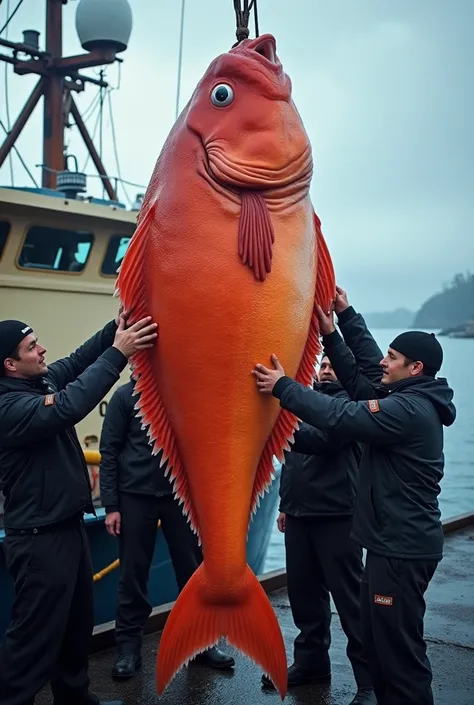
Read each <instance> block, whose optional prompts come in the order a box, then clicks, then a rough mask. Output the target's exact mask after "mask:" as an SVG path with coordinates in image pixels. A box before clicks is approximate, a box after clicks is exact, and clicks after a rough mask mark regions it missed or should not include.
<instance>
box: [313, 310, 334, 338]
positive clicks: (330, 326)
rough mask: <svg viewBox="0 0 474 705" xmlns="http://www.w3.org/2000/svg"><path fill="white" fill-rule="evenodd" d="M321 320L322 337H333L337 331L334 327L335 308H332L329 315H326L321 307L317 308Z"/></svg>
mask: <svg viewBox="0 0 474 705" xmlns="http://www.w3.org/2000/svg"><path fill="white" fill-rule="evenodd" d="M316 311H317V313H318V320H319V331H320V333H321V335H331V333H334V331H335V330H336V326H335V325H334V306H331V308H330V309H329V311H328V313H325V312H324V311H323V309H322V308H321V306H316Z"/></svg>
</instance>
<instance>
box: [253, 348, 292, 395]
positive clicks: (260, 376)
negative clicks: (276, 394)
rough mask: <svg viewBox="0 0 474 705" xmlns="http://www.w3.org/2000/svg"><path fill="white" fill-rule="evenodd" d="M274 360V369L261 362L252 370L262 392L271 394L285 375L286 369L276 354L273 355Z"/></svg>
mask: <svg viewBox="0 0 474 705" xmlns="http://www.w3.org/2000/svg"><path fill="white" fill-rule="evenodd" d="M272 362H273V366H274V368H275V369H274V370H270V369H269V368H268V367H265V365H261V364H260V363H257V364H256V365H255V369H254V370H252V374H253V375H254V376H255V377H256V378H257V387H258V391H259V392H261V393H262V394H271V393H272V392H273V387H274V386H275V384H276V383H277V382H278V380H279V379H281V378H282V377H284V376H285V370H284V369H283V367H282V366H281V365H280V363H279V361H278V358H277V356H276V355H272Z"/></svg>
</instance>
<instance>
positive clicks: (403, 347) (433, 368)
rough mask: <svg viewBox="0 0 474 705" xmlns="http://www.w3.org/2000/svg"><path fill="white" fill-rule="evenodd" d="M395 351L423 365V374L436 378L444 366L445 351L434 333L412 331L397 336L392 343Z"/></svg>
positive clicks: (391, 345)
mask: <svg viewBox="0 0 474 705" xmlns="http://www.w3.org/2000/svg"><path fill="white" fill-rule="evenodd" d="M390 347H391V348H392V349H393V350H396V351H397V352H399V353H401V354H402V355H405V357H408V358H410V360H414V361H415V362H416V361H419V362H422V363H423V372H424V374H426V375H430V376H431V377H434V376H435V375H436V374H437V372H439V370H440V369H441V365H442V364H443V349H442V347H441V345H440V344H439V342H438V340H437V339H436V337H435V334H434V333H424V332H422V331H417V330H410V331H407V332H406V333H401V335H397V337H396V338H395V340H393V341H392V343H390Z"/></svg>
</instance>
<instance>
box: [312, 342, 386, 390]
mask: <svg viewBox="0 0 474 705" xmlns="http://www.w3.org/2000/svg"><path fill="white" fill-rule="evenodd" d="M323 345H324V352H325V353H326V355H327V356H328V357H329V359H330V361H331V365H332V366H333V369H334V372H335V373H336V377H337V379H338V380H339V382H340V383H341V384H342V386H343V387H344V389H345V390H346V392H347V393H348V394H349V396H350V398H351V399H355V400H357V399H372V398H375V397H377V391H376V389H375V386H374V384H373V382H372V381H371V380H370V379H369V378H368V377H367V375H365V374H364V370H363V369H362V367H361V365H360V364H358V362H357V360H356V359H355V357H354V354H353V353H352V351H351V349H350V348H349V346H348V345H347V343H345V341H344V340H343V338H342V337H341V335H340V334H339V333H338V332H337V331H334V332H333V333H331V334H330V335H325V336H324V338H323Z"/></svg>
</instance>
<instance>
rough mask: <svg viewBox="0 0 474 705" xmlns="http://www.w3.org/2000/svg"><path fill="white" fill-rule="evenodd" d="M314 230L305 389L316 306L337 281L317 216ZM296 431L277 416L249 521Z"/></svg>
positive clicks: (288, 416) (328, 298)
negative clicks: (275, 463) (314, 271)
mask: <svg viewBox="0 0 474 705" xmlns="http://www.w3.org/2000/svg"><path fill="white" fill-rule="evenodd" d="M313 215H314V227H315V235H316V250H317V274H316V289H315V299H314V307H313V313H312V316H311V322H310V326H309V332H308V338H307V340H306V345H305V349H304V351H303V355H302V358H301V362H300V365H299V368H298V371H297V373H296V376H295V380H296V381H297V382H300V383H301V384H304V385H305V386H308V387H309V386H312V384H313V378H314V366H315V363H316V358H317V356H318V355H319V353H320V352H321V344H320V342H319V319H318V315H317V309H316V306H317V305H318V304H319V306H321V307H322V309H323V310H324V311H328V310H329V307H330V306H331V303H332V302H333V300H334V298H335V296H336V278H335V274H334V268H333V264H332V260H331V256H330V254H329V250H328V247H327V245H326V242H325V240H324V236H323V233H322V230H321V221H320V220H319V218H318V216H317V215H316V213H313ZM296 430H298V419H297V418H296V416H295V415H294V414H292V413H290V412H289V411H287V410H286V409H282V410H281V411H280V413H279V415H278V418H277V421H276V423H275V426H274V428H273V431H272V433H271V435H270V437H269V438H268V440H267V442H266V444H265V447H264V449H263V452H262V455H261V457H260V462H259V464H258V467H257V472H256V474H255V480H254V486H253V491H252V500H251V517H252V516H253V514H254V513H255V512H256V511H257V509H258V507H259V505H260V499H261V497H263V496H264V494H265V492H266V491H267V490H268V488H269V487H270V485H271V483H272V481H273V479H274V475H273V469H274V468H273V456H276V458H278V460H279V461H280V462H284V459H285V458H284V451H285V450H291V447H290V445H289V443H294V440H295V438H294V432H295V431H296Z"/></svg>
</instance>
